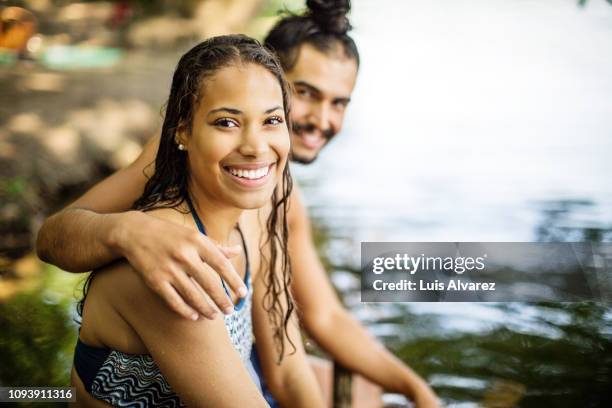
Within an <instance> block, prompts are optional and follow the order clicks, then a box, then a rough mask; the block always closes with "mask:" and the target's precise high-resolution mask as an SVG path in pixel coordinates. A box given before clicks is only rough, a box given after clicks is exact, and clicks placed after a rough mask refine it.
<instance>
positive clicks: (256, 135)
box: [238, 126, 270, 157]
mask: <svg viewBox="0 0 612 408" xmlns="http://www.w3.org/2000/svg"><path fill="white" fill-rule="evenodd" d="M238 150H239V152H240V154H242V155H243V156H252V157H257V156H261V155H263V154H264V153H267V152H268V151H269V150H270V145H269V144H268V140H267V138H266V137H265V135H264V133H263V132H261V131H259V130H257V129H253V127H251V126H248V127H245V128H244V132H243V134H242V140H241V143H240V148H239V149H238Z"/></svg>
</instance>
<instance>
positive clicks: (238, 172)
mask: <svg viewBox="0 0 612 408" xmlns="http://www.w3.org/2000/svg"><path fill="white" fill-rule="evenodd" d="M228 170H229V172H230V173H231V174H233V175H234V176H237V177H241V178H245V179H249V180H257V179H260V178H262V177H264V176H265V175H267V174H268V171H269V170H270V167H269V166H266V167H261V168H259V169H256V170H244V169H235V168H233V167H228Z"/></svg>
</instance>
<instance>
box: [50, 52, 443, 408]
mask: <svg viewBox="0 0 612 408" xmlns="http://www.w3.org/2000/svg"><path fill="white" fill-rule="evenodd" d="M338 58H339V57H338V56H337V55H327V54H323V53H321V52H319V51H317V50H316V49H314V48H313V47H312V46H310V45H308V44H306V45H303V46H302V47H301V50H300V53H299V56H298V60H297V62H296V64H295V66H294V68H293V69H292V70H291V71H289V72H287V73H286V75H287V78H288V79H289V81H290V82H291V83H292V84H293V86H294V99H293V110H292V119H293V121H294V122H296V123H298V124H303V125H310V132H309V133H311V135H310V137H311V140H306V143H302V141H301V140H300V139H303V138H304V135H300V134H293V135H292V148H293V152H292V153H293V154H294V155H295V156H298V155H300V157H301V160H302V161H309V160H313V159H314V158H316V157H317V155H318V154H319V152H320V151H321V149H323V148H324V147H325V146H326V144H327V140H325V141H323V142H320V143H316V139H317V136H320V137H323V135H324V134H325V133H326V131H327V132H328V133H331V134H336V133H338V132H339V131H340V130H341V128H342V124H343V119H344V113H345V108H346V105H347V104H348V102H349V101H350V96H351V93H352V90H353V87H354V85H355V80H356V75H357V67H356V64H355V62H354V61H352V60H350V59H341V60H338ZM313 68H316V69H313ZM334 79H335V80H334ZM309 142H310V143H309ZM157 144H158V139H157V138H155V139H153V140H152V141H151V142H150V143H148V144H147V146H146V147H145V149H144V151H143V153H142V154H141V156H140V157H139V158H138V159H137V160H136V162H134V163H133V164H132V165H131V166H129V167H128V168H126V169H123V170H121V171H119V172H117V173H116V174H114V175H113V176H111V177H109V178H108V179H106V180H103V181H102V182H101V183H99V184H98V185H96V186H95V187H94V188H93V189H91V190H90V191H88V192H87V193H85V195H84V196H82V197H81V198H79V199H78V200H77V201H76V202H74V203H73V204H71V205H70V206H69V207H68V208H66V209H64V210H62V211H61V212H59V213H58V214H55V215H54V216H52V217H50V218H49V219H48V220H47V221H46V222H45V224H44V225H43V228H42V229H41V231H40V233H39V237H38V251H39V256H40V257H41V258H42V259H44V260H46V261H50V262H52V263H55V264H57V265H59V266H61V267H63V268H64V269H66V270H70V271H75V272H77V271H82V270H88V269H92V268H95V267H98V266H100V265H102V264H104V263H107V262H111V261H113V260H114V259H117V258H120V257H125V258H127V260H128V261H129V262H130V263H131V264H132V266H133V267H134V269H135V270H136V271H137V272H138V273H139V274H140V275H141V276H142V278H143V279H144V281H145V282H146V283H147V285H148V286H149V287H150V288H152V289H153V290H154V291H155V292H156V293H157V294H158V295H159V296H161V297H162V299H163V300H164V301H165V302H166V304H167V305H168V306H169V307H170V308H171V309H172V310H174V311H175V312H177V313H179V314H181V315H182V316H185V317H187V318H189V317H190V316H192V315H193V314H194V313H199V314H200V315H202V316H209V315H211V314H212V313H213V312H214V311H215V310H216V309H217V307H218V308H219V309H220V310H224V309H225V308H226V307H227V306H230V305H229V304H228V303H224V302H223V300H219V303H217V306H213V304H212V302H209V301H208V300H207V299H205V298H204V297H202V296H198V293H197V292H195V291H194V292H192V293H191V294H185V293H183V292H169V291H164V290H163V287H164V283H165V282H173V280H174V279H178V277H179V276H180V275H182V274H185V273H186V272H185V271H190V274H191V275H192V276H194V277H196V279H197V281H198V282H203V281H206V280H209V279H211V278H210V276H214V275H211V274H214V273H215V272H214V271H213V269H214V270H216V271H218V272H219V274H220V275H221V276H223V277H224V279H227V280H228V281H229V282H230V286H231V287H232V288H233V289H234V290H236V288H237V287H239V285H240V282H241V281H240V278H239V276H238V274H237V273H236V271H235V269H233V268H232V267H231V263H230V262H229V259H228V258H231V256H232V254H235V253H236V252H237V251H236V249H235V248H234V249H225V248H224V250H220V249H219V246H218V245H217V244H215V243H213V242H211V241H210V240H207V239H206V238H205V237H201V236H200V237H198V236H196V235H194V234H193V231H188V230H186V229H184V228H180V227H178V226H176V225H172V224H169V223H167V222H162V221H159V220H154V219H152V217H150V216H148V215H146V214H142V213H135V212H125V213H120V211H126V210H127V209H129V207H130V205H131V203H132V202H133V201H134V200H136V199H137V198H138V197H139V195H140V193H141V192H142V190H143V186H144V183H145V181H146V179H145V177H144V176H143V175H142V173H143V170H144V169H145V168H147V166H148V165H149V164H150V163H151V161H152V159H153V157H154V155H155V151H156V149H157ZM298 146H299V151H298V148H297V147H298ZM149 170H150V169H149ZM296 187H297V186H295V187H294V193H292V196H291V205H290V210H289V215H288V217H289V220H288V221H289V228H290V240H289V243H290V251H291V253H292V254H294V256H292V257H291V265H292V269H293V272H294V282H293V284H292V291H293V294H294V297H295V300H296V303H297V304H298V305H299V307H300V315H301V319H302V321H303V323H304V325H305V328H306V330H307V331H308V333H309V334H310V336H312V338H313V339H314V340H315V341H316V342H317V343H319V344H320V345H321V347H322V348H323V349H324V350H325V351H327V352H328V353H329V354H330V356H331V357H332V358H334V359H335V360H337V361H338V362H340V363H341V364H342V365H344V366H346V367H347V368H349V369H350V370H352V371H354V372H356V373H359V374H361V375H363V376H364V377H366V378H368V379H370V380H371V381H373V382H375V383H377V384H379V385H381V386H382V387H383V388H385V389H387V390H389V391H393V392H399V393H402V394H404V395H406V396H408V397H409V398H411V399H412V400H414V401H415V402H416V403H417V407H418V408H429V407H439V403H438V401H437V398H436V396H435V394H434V393H433V391H432V390H431V388H429V386H428V385H427V384H426V383H425V381H423V379H421V378H420V377H419V376H418V375H417V374H415V373H414V372H413V371H412V370H411V369H410V368H409V367H407V366H406V365H405V364H403V363H402V362H401V361H400V360H398V359H397V358H396V357H395V356H393V355H392V354H391V353H390V352H389V351H387V350H386V349H385V348H384V347H383V346H382V345H380V343H379V342H377V341H376V340H375V339H373V338H372V337H371V336H370V335H369V334H368V333H367V331H366V330H365V329H364V328H363V327H362V326H361V325H360V324H359V323H358V322H356V321H355V320H354V319H353V318H352V317H351V316H350V314H349V313H348V312H347V311H346V309H345V308H344V307H343V306H342V304H341V302H340V300H339V299H338V297H337V295H336V293H335V291H334V289H333V287H332V285H331V283H330V281H329V278H328V276H327V273H326V271H325V269H324V268H323V266H322V264H321V262H320V260H319V258H318V255H317V253H316V249H315V247H314V243H313V240H312V231H311V225H310V221H309V217H308V213H307V210H306V208H305V206H304V204H303V200H302V198H301V195H300V193H299V188H296ZM119 191H120V192H121V193H120V194H119V193H118V192H119ZM68 236H71V237H72V238H73V239H71V240H74V241H78V242H80V244H79V245H78V247H77V246H75V245H72V246H71V245H70V244H68V243H66V242H64V241H65V237H68ZM75 237H78V240H75V239H74V238H75ZM206 241H208V242H206ZM295 254H299V255H297V256H296V255H295ZM202 261H205V262H206V263H207V264H208V265H207V266H206V273H204V272H202V273H200V274H198V271H200V270H201V268H202V266H201V265H203V262H202ZM228 264H229V266H228ZM208 268H210V270H209V269H208ZM218 292H219V295H216V294H215V293H214V291H212V293H211V292H208V294H209V295H210V298H211V299H213V300H218V299H220V298H221V297H222V296H223V293H222V292H221V290H218ZM258 341H259V340H258Z"/></svg>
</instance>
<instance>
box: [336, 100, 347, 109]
mask: <svg viewBox="0 0 612 408" xmlns="http://www.w3.org/2000/svg"><path fill="white" fill-rule="evenodd" d="M347 105H348V102H346V101H336V102H334V106H335V107H336V108H340V109H344V108H346V106H347Z"/></svg>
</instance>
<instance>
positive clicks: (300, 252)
mask: <svg viewBox="0 0 612 408" xmlns="http://www.w3.org/2000/svg"><path fill="white" fill-rule="evenodd" d="M289 233H290V239H289V246H290V254H291V266H292V269H293V283H292V291H293V295H294V297H295V300H296V303H297V305H298V310H299V311H300V314H301V319H302V322H303V323H304V326H305V328H306V330H307V331H308V333H309V334H310V335H311V336H312V337H313V338H314V340H315V341H316V342H317V343H318V344H319V345H320V346H321V347H322V348H323V349H324V350H325V351H326V352H327V353H329V354H330V355H331V357H332V358H333V359H335V360H336V361H338V362H339V363H340V364H341V365H343V366H344V367H346V368H348V369H349V370H351V371H354V372H356V373H359V374H361V375H363V376H364V377H366V378H368V379H369V380H370V381H372V382H374V383H377V384H379V385H380V386H382V387H383V388H385V389H386V390H389V391H393V392H399V393H402V394H404V395H406V396H408V397H410V398H411V399H413V400H414V401H415V402H416V403H417V407H418V408H422V407H437V406H439V405H438V403H437V399H436V397H435V394H434V393H433V391H432V390H431V388H429V386H428V385H427V384H426V383H425V381H424V380H423V379H422V378H421V377H419V376H418V375H417V374H416V373H415V372H414V371H412V370H411V369H410V368H409V367H407V366H406V365H404V364H403V363H402V362H401V361H400V360H399V359H398V358H396V357H395V356H394V355H393V354H391V353H390V352H389V351H388V350H386V349H385V348H384V347H383V346H382V345H381V344H380V343H378V342H377V341H375V340H374V339H373V338H372V337H371V336H370V335H369V334H368V333H367V332H366V330H365V328H364V327H362V326H361V325H360V324H359V323H358V322H357V321H355V320H354V319H353V318H352V317H351V316H350V315H349V313H348V312H347V311H346V309H345V308H344V307H343V305H342V304H341V302H340V300H339V299H338V297H337V295H336V293H335V292H334V289H333V288H332V286H331V283H330V281H329V279H328V277H327V274H326V272H325V269H324V267H323V265H322V264H321V261H320V260H319V257H318V255H317V252H316V249H315V247H314V244H313V239H312V231H311V225H310V221H309V219H308V213H307V210H306V208H305V207H304V204H303V202H302V198H301V196H300V194H299V191H298V190H297V189H294V193H293V194H292V197H291V206H290V210H289Z"/></svg>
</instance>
